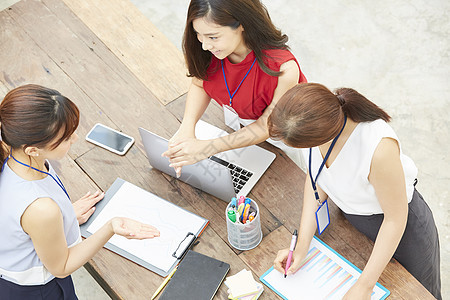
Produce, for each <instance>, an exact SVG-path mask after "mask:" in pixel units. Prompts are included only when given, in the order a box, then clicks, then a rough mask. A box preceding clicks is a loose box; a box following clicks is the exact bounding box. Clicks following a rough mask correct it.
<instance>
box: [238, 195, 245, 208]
mask: <svg viewBox="0 0 450 300" xmlns="http://www.w3.org/2000/svg"><path fill="white" fill-rule="evenodd" d="M244 201H245V197H244V196H240V197H239V201H238V206H239V205H241V203H244Z"/></svg>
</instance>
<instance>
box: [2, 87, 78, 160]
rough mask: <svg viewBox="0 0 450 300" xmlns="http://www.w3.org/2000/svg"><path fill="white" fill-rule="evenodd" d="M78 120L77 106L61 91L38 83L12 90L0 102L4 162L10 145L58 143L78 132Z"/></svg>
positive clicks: (48, 144) (18, 146) (42, 146)
mask: <svg viewBox="0 0 450 300" xmlns="http://www.w3.org/2000/svg"><path fill="white" fill-rule="evenodd" d="M78 123H79V111H78V108H77V106H76V105H75V104H74V103H73V102H72V101H70V100H69V99H68V98H66V97H64V96H63V95H61V94H60V93H59V92H58V91H55V90H52V89H49V88H45V87H43V86H39V85H35V84H27V85H23V86H20V87H17V88H15V89H13V90H11V91H10V92H9V93H8V94H6V96H5V98H4V99H3V101H2V102H1V103H0V130H1V137H2V141H1V146H0V165H3V162H4V160H5V159H6V157H7V156H8V151H9V148H13V149H18V148H20V147H23V148H26V147H30V146H35V147H39V148H44V147H50V149H54V148H56V147H58V145H59V144H61V143H62V142H63V141H64V140H65V139H67V138H69V137H70V136H71V135H72V134H73V133H74V131H75V129H77V127H78ZM61 132H62V136H61V137H60V138H59V139H58V140H56V141H54V139H55V138H56V137H58V135H60V134H61ZM50 143H51V144H50Z"/></svg>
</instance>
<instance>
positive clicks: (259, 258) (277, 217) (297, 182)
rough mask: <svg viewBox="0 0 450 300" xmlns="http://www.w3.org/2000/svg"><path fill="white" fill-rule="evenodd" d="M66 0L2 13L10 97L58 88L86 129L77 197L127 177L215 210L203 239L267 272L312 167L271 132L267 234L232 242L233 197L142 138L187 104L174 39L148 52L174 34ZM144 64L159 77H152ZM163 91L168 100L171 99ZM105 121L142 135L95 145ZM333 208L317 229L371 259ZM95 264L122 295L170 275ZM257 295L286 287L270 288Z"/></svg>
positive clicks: (219, 253) (76, 165)
mask: <svg viewBox="0 0 450 300" xmlns="http://www.w3.org/2000/svg"><path fill="white" fill-rule="evenodd" d="M65 1H66V3H68V4H69V6H70V8H69V7H67V6H66V4H65V3H64V2H62V1H60V0H42V1H39V0H22V1H20V2H19V3H17V4H16V5H14V6H12V7H11V8H10V9H7V10H4V11H2V12H0V27H1V28H2V30H1V31H0V57H1V59H0V70H1V71H0V93H1V94H2V96H3V95H4V94H5V93H6V92H7V91H8V90H10V89H12V88H14V87H16V86H19V85H21V84H25V83H31V82H33V83H38V84H42V85H44V86H48V87H52V88H55V89H57V90H59V91H60V92H62V93H63V94H64V95H66V96H68V97H69V98H70V99H72V100H73V101H74V102H75V103H76V104H77V105H78V107H79V108H80V111H81V120H80V128H79V130H78V133H79V135H80V139H79V141H78V143H76V144H75V145H74V146H73V147H72V149H71V150H70V152H69V155H70V157H67V158H65V159H63V160H61V161H59V162H52V163H53V165H54V166H55V168H56V169H57V171H58V173H59V174H61V179H62V180H63V182H64V184H65V185H66V187H67V189H68V191H69V193H70V196H71V197H72V198H73V199H78V198H79V197H80V196H81V195H83V194H84V193H85V192H86V191H87V190H94V189H97V188H99V189H101V190H104V191H105V190H107V189H108V188H109V186H110V185H111V184H112V183H113V182H114V180H115V179H116V178H117V177H121V178H123V179H125V180H127V181H129V182H131V183H133V184H136V185H137V186H140V187H142V188H144V189H146V190H148V191H150V192H153V193H154V194H156V195H158V196H160V197H162V198H164V199H167V200H168V201H171V202H172V203H175V204H176V205H178V206H180V207H183V208H185V209H187V210H190V211H192V212H195V213H197V214H198V215H200V216H202V217H205V218H207V219H209V220H210V225H209V226H208V228H207V229H206V230H205V232H204V233H203V235H202V236H201V237H200V239H199V240H200V243H199V245H197V246H196V247H195V250H196V251H198V252H201V253H204V254H206V255H209V256H212V257H215V258H218V259H221V260H223V261H226V262H228V263H230V265H231V270H230V273H229V275H232V274H235V273H237V272H239V271H240V270H241V269H243V268H247V269H249V270H252V271H253V273H254V276H255V278H257V277H259V276H260V275H262V274H263V273H264V272H265V271H266V270H267V269H268V268H269V267H270V266H271V264H272V262H273V259H274V258H275V255H276V252H277V251H278V250H279V249H280V248H284V247H287V246H288V244H289V241H290V233H289V231H292V230H293V229H295V228H298V226H299V223H300V217H301V208H302V198H303V182H304V179H305V174H304V173H303V172H302V171H301V170H300V169H299V168H297V167H296V166H295V165H294V163H293V162H292V161H291V160H290V159H289V158H288V157H287V156H286V155H285V154H284V153H283V152H282V151H280V150H278V149H276V148H274V147H273V146H271V145H269V144H267V143H262V144H261V145H260V146H262V147H263V148H266V149H269V150H270V151H273V152H274V153H276V154H277V158H276V159H275V161H274V162H273V164H272V166H271V167H270V168H269V170H268V171H267V172H266V174H265V175H264V176H263V177H262V178H261V179H260V181H259V182H258V183H257V185H256V186H255V187H254V188H253V190H252V192H251V193H250V195H249V196H250V197H251V198H253V199H254V200H255V201H257V202H258V205H259V206H260V209H261V218H262V219H261V222H262V230H263V233H264V238H263V240H262V242H261V244H260V245H259V246H258V247H257V248H255V249H253V250H250V251H244V252H243V251H238V250H236V249H233V248H232V247H230V245H229V244H228V241H227V231H226V219H225V218H226V217H225V206H226V203H225V202H223V201H221V200H219V199H217V198H215V197H213V196H211V195H209V194H206V193H203V192H202V191H199V190H198V189H195V188H193V187H191V186H189V185H187V184H185V183H183V182H180V181H178V180H176V179H174V178H172V177H170V176H167V175H165V174H162V173H161V172H159V171H157V170H155V169H153V168H151V166H150V165H149V163H148V160H147V159H146V157H145V154H144V151H143V145H142V143H141V141H140V138H139V134H138V127H139V126H142V127H144V128H147V129H150V130H151V131H153V132H155V133H157V134H159V135H161V136H163V137H166V138H170V137H171V136H172V135H173V133H174V132H175V131H176V130H177V129H178V126H179V124H180V120H181V118H182V115H183V111H184V101H185V95H183V94H184V93H185V91H186V89H184V90H183V89H182V88H181V89H178V87H177V88H174V87H173V86H170V87H169V86H167V84H169V85H170V84H173V83H174V82H175V83H179V82H181V80H180V79H179V77H178V76H179V75H177V74H172V73H170V72H166V71H167V70H166V69H164V68H167V66H170V64H167V61H164V59H163V58H165V57H166V55H167V48H164V47H161V48H158V47H157V48H158V49H156V50H155V49H154V50H152V51H153V52H148V51H150V50H149V48H148V47H149V46H153V44H154V45H158V43H159V45H165V44H166V43H168V41H167V39H165V37H163V36H162V35H161V34H160V33H158V32H154V31H152V30H154V28H152V26H153V25H151V23H150V22H149V21H148V20H144V19H142V15H139V14H140V13H139V14H137V11H136V8H135V7H134V6H132V5H131V4H130V3H129V2H128V0H112V1H106V0H93V1H76V0H65ZM79 17H81V18H82V19H83V20H84V22H86V24H84V23H83V22H82V21H81V20H80V18H79ZM149 24H150V25H149ZM111 26H112V27H111ZM152 34H153V37H152V38H151V39H149V35H150V36H151V35H152ZM150 44H152V45H150ZM133 47H135V48H133ZM128 48H133V49H128ZM161 49H163V51H160V50H161ZM147 53H152V55H147ZM122 54H123V55H124V56H122ZM170 55H175V56H176V54H170ZM178 55H179V53H178ZM147 62H151V63H152V64H154V65H147ZM174 63H179V62H176V60H174ZM140 65H142V67H143V69H141V66H140ZM163 65H164V66H165V67H162V66H163ZM151 66H155V68H163V69H162V70H160V71H158V73H156V75H155V74H154V73H151V72H147V71H148V70H144V69H145V68H149V67H151ZM169 69H171V68H170V67H169ZM184 72H185V71H184V69H183V72H182V73H183V74H184ZM144 75H145V76H146V77H145V78H146V80H147V79H148V80H150V79H151V80H150V81H152V82H153V81H154V82H153V83H154V84H155V85H150V83H148V82H147V81H145V80H143V79H142V78H143V77H142V76H144ZM162 94H163V96H161V95H162ZM164 99H166V100H164ZM172 100H175V101H173V102H171V103H169V102H170V101H172ZM160 101H161V102H163V103H165V104H166V103H169V104H168V105H167V106H164V105H163V104H161V102H160ZM203 119H204V120H206V121H208V122H210V123H212V124H214V125H216V126H219V127H221V128H223V129H226V128H225V126H224V124H223V113H222V110H221V108H220V107H219V106H218V105H217V104H214V103H212V105H210V106H209V107H208V109H207V111H206V113H205V115H204V116H203ZM96 122H101V123H104V124H106V125H108V126H110V127H113V128H116V129H119V130H122V131H124V132H126V133H128V134H130V135H132V136H134V137H135V138H136V145H134V146H133V147H132V148H131V149H130V151H129V152H128V153H127V154H126V155H125V156H118V155H115V154H113V153H110V152H108V151H106V150H104V149H101V148H99V147H96V146H92V145H91V144H89V143H87V142H86V141H85V140H84V136H85V134H86V133H87V131H88V130H89V129H90V128H91V127H92V125H93V124H94V123H96ZM226 130H228V131H229V129H226ZM330 212H331V216H332V223H331V226H330V227H329V228H328V229H327V230H326V231H325V233H324V234H323V235H322V236H321V237H320V238H321V239H323V240H324V241H325V242H326V243H328V244H329V245H330V246H331V247H333V248H334V249H335V250H336V251H338V252H339V253H341V254H342V255H344V256H345V257H347V258H348V259H349V260H350V261H352V262H353V263H354V264H355V265H356V266H358V267H360V268H363V267H364V265H365V263H366V261H367V259H368V258H369V256H370V253H371V251H372V242H370V241H369V240H368V239H367V238H366V237H365V236H363V235H362V234H361V233H359V232H358V231H357V230H356V229H355V228H353V227H352V226H351V225H350V224H349V223H348V222H347V221H346V220H345V218H344V217H343V216H342V214H341V213H340V211H339V210H338V209H337V207H336V206H335V205H333V204H331V203H330ZM87 268H88V270H89V271H90V273H91V274H93V276H94V277H95V278H96V280H98V281H99V282H100V284H101V285H102V287H103V288H104V289H105V290H106V291H107V293H108V294H109V295H110V296H111V297H112V298H113V299H145V298H149V297H150V296H151V294H153V291H154V290H155V289H156V288H157V287H158V286H159V284H160V283H161V282H162V280H163V278H162V277H160V276H158V275H156V274H155V273H153V272H150V271H148V270H146V269H145V268H143V267H141V266H139V265H137V264H135V263H133V262H131V261H128V260H126V259H123V258H121V257H119V256H118V255H117V254H115V253H113V252H111V251H109V250H106V249H102V250H101V251H100V252H99V253H98V254H97V255H96V256H95V257H94V258H93V259H92V260H91V261H90V262H89V263H88V264H87ZM380 283H382V284H383V285H385V286H386V287H387V288H388V289H389V290H391V292H392V295H391V296H390V298H393V299H415V298H417V297H419V298H420V299H432V298H430V297H431V296H430V294H429V293H428V291H426V290H425V289H424V288H423V287H422V286H421V285H420V284H419V283H418V282H417V281H416V280H415V279H414V278H413V277H412V276H411V275H410V274H409V273H408V272H407V271H406V270H404V268H403V267H402V266H401V265H399V264H398V263H397V262H395V261H394V260H393V261H392V262H390V263H389V265H388V267H387V268H386V270H385V272H384V273H383V274H382V276H381V277H380ZM226 295H227V293H226V286H225V285H222V286H221V288H220V290H219V292H218V294H217V295H216V297H215V299H225V298H226ZM260 299H279V297H278V296H276V295H275V294H274V293H273V292H272V291H271V290H270V289H268V288H267V287H266V288H265V292H264V293H263V295H262V296H261V298H260Z"/></svg>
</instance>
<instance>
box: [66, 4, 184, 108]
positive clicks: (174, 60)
mask: <svg viewBox="0 0 450 300" xmlns="http://www.w3.org/2000/svg"><path fill="white" fill-rule="evenodd" d="M64 2H65V3H66V4H67V5H68V6H69V7H70V8H71V10H72V11H73V12H74V13H75V14H76V15H77V16H78V17H79V18H80V19H81V20H82V21H83V22H84V23H85V24H86V25H87V26H88V27H89V28H90V29H91V30H92V31H93V32H94V33H95V34H96V35H97V36H98V37H99V38H100V39H101V40H102V41H103V42H104V43H105V45H107V46H108V48H109V49H111V51H112V52H113V53H114V54H115V55H116V56H117V57H118V58H119V59H120V60H121V61H122V62H123V63H124V64H125V65H126V66H127V67H128V68H129V69H130V70H131V71H132V72H133V73H134V74H135V75H136V76H137V77H138V78H139V80H141V81H142V82H143V83H144V84H145V85H146V86H147V87H148V88H149V89H150V90H151V91H152V92H153V94H154V95H155V96H156V97H157V98H158V99H159V100H160V101H161V103H163V104H167V103H169V102H170V101H172V100H174V99H176V98H178V97H179V96H180V95H182V94H184V93H186V92H187V89H188V87H189V84H190V80H189V79H188V78H187V77H186V72H187V71H186V68H185V65H184V59H183V56H182V54H181V52H180V51H179V50H178V49H177V48H176V47H175V46H174V45H173V44H172V43H171V42H170V41H169V40H168V39H167V38H166V37H165V36H164V35H163V34H162V33H161V32H160V31H159V30H158V29H157V28H156V27H155V26H154V25H153V24H152V23H151V22H150V21H149V20H148V19H146V18H145V16H144V15H143V14H142V13H141V12H140V11H139V10H138V9H137V8H136V7H135V6H134V5H133V4H132V3H131V2H130V1H123V0H91V1H78V0H64Z"/></svg>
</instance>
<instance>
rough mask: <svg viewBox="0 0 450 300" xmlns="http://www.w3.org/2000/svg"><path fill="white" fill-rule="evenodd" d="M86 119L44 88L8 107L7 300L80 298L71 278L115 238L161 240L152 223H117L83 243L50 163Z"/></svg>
mask: <svg viewBox="0 0 450 300" xmlns="http://www.w3.org/2000/svg"><path fill="white" fill-rule="evenodd" d="M78 122H79V111H78V108H77V107H76V105H75V104H74V103H73V102H72V101H70V100H69V99H68V98H66V97H64V96H62V95H61V94H60V93H59V92H57V91H55V90H52V89H48V88H45V87H42V86H38V85H24V86H21V87H18V88H15V89H13V90H11V91H10V92H9V93H8V94H7V95H6V96H5V98H4V99H3V101H2V102H1V104H0V126H1V127H0V130H1V138H2V141H1V144H0V166H2V169H1V172H0V227H1V228H2V230H1V231H0V298H2V299H21V300H23V299H33V300H36V299H45V300H49V299H50V300H53V299H55V300H56V299H58V300H59V299H77V297H76V295H75V291H74V287H73V283H72V279H71V278H70V274H71V273H72V272H74V271H75V270H76V269H78V268H79V267H81V266H82V265H84V264H85V263H86V262H87V261H88V260H89V259H91V258H92V257H93V256H94V255H95V254H96V252H97V251H98V250H99V249H100V248H102V247H103V245H104V244H105V243H106V242H107V241H108V240H109V239H110V238H111V237H112V236H113V235H114V234H119V235H122V236H125V237H127V238H129V239H147V238H153V237H157V236H159V231H158V230H157V229H156V228H154V227H152V226H150V225H146V224H142V223H140V222H137V221H134V220H130V219H127V218H113V219H111V220H110V221H109V222H107V223H106V224H105V225H104V226H103V227H102V228H101V229H99V230H98V231H97V232H96V233H95V234H93V235H92V236H90V237H89V238H88V239H86V240H84V241H81V236H80V229H79V224H78V221H77V216H76V213H75V211H74V207H73V206H72V203H71V201H70V198H69V194H68V193H67V191H66V189H65V187H64V184H63V182H62V181H61V180H60V179H59V177H58V175H57V174H56V172H55V170H54V169H53V168H52V166H51V164H50V163H49V161H48V160H59V159H61V158H63V157H64V156H65V155H66V154H67V152H68V151H69V149H70V146H71V145H72V144H73V143H74V142H75V141H76V140H77V135H76V133H75V130H76V128H77V126H78ZM102 196H103V195H98V194H94V195H93V197H89V195H88V194H87V195H86V196H85V197H83V198H84V199H86V198H94V199H96V198H101V197H102ZM97 201H98V200H97ZM88 207H89V206H88ZM89 215H90V214H89V210H88V211H87V212H86V211H84V213H82V214H80V216H79V219H80V222H82V221H83V219H84V221H85V218H86V216H89Z"/></svg>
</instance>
